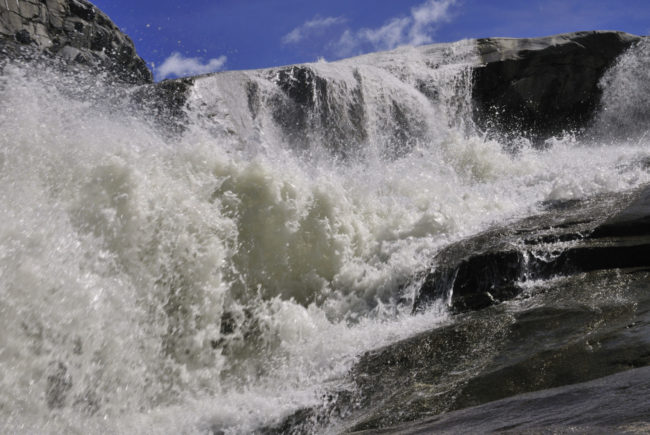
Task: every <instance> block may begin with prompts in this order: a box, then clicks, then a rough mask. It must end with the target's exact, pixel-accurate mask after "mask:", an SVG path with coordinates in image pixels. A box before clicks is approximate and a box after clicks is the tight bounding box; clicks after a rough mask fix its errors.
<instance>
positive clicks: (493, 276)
mask: <svg viewBox="0 0 650 435" xmlns="http://www.w3.org/2000/svg"><path fill="white" fill-rule="evenodd" d="M549 207H551V208H553V207H555V210H551V211H550V212H548V213H546V214H542V215H540V216H535V217H532V218H528V219H524V220H523V221H520V222H517V223H513V224H511V225H508V226H504V227H499V228H497V229H495V230H491V231H488V232H486V233H483V234H479V235H478V236H475V237H472V238H470V239H468V240H463V241H460V242H458V243H455V244H453V245H451V246H449V247H448V248H446V249H444V250H442V251H441V252H440V253H438V255H437V256H436V259H435V260H434V263H435V266H434V268H433V270H432V271H431V272H429V273H428V274H427V275H426V278H425V280H424V283H423V285H422V288H421V289H420V292H419V294H418V296H417V298H416V300H415V303H414V310H415V311H418V310H422V309H424V308H425V307H426V305H427V304H430V303H432V302H433V301H435V300H438V299H440V298H445V299H448V301H449V305H450V306H451V308H452V309H453V310H454V311H455V312H462V311H467V310H475V309H481V308H485V307H487V306H489V305H493V304H496V303H499V302H502V301H504V300H508V299H512V298H513V297H515V296H517V295H518V294H520V293H521V292H522V291H523V289H524V286H525V283H526V282H527V281H531V280H539V279H548V278H551V277H553V276H556V275H565V276H566V275H573V274H577V273H583V272H591V271H597V270H615V269H623V268H634V267H650V231H649V230H650V226H649V222H648V219H649V217H650V188H643V189H641V190H638V191H635V192H628V193H624V194H620V195H614V196H609V197H608V196H602V197H599V198H591V199H588V200H584V201H574V202H572V203H565V204H555V205H553V204H549Z"/></svg>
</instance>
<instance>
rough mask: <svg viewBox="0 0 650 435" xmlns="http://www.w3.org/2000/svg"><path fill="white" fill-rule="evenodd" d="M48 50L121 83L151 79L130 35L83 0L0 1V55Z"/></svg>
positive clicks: (39, 54)
mask: <svg viewBox="0 0 650 435" xmlns="http://www.w3.org/2000/svg"><path fill="white" fill-rule="evenodd" d="M43 55H45V57H43ZM48 56H49V57H59V58H62V59H65V61H68V62H75V63H77V64H83V65H85V66H86V67H91V68H101V69H102V70H107V71H109V72H111V73H112V74H113V75H114V77H115V78H116V79H119V80H120V81H122V82H126V83H131V84H144V83H151V82H153V75H152V74H151V71H149V69H148V68H147V65H146V63H145V62H144V60H142V59H141V58H140V57H139V56H138V55H137V54H136V52H135V47H134V45H133V42H132V41H131V39H129V37H128V36H126V35H125V34H124V33H122V32H121V31H120V30H119V28H118V27H117V26H116V25H115V24H113V22H111V20H110V19H109V18H108V16H106V15H105V14H104V13H103V12H101V11H100V10H99V9H97V8H96V7H95V6H93V5H92V4H91V3H89V2H87V1H86V0H47V1H36V0H11V1H6V2H0V61H1V60H2V59H3V58H4V59H23V60H28V61H32V60H35V59H45V58H46V57H48Z"/></svg>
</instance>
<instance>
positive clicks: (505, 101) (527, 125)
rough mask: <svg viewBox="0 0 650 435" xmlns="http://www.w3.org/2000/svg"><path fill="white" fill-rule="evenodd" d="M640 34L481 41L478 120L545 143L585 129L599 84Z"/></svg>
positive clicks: (596, 102) (476, 90)
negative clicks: (553, 138)
mask: <svg viewBox="0 0 650 435" xmlns="http://www.w3.org/2000/svg"><path fill="white" fill-rule="evenodd" d="M640 40H641V38H640V37H638V36H634V35H630V34H627V33H623V32H605V31H601V32H577V33H567V34H563V35H555V36H549V37H545V38H534V39H512V38H488V39H479V40H478V41H477V42H478V48H479V52H480V55H481V58H482V61H483V63H484V64H483V65H482V66H480V67H478V68H475V70H474V86H473V91H472V93H473V99H474V103H475V107H474V119H475V122H476V123H477V124H478V125H479V126H480V127H481V128H482V129H486V130H497V131H500V132H504V133H506V134H509V133H512V134H516V135H520V134H521V133H522V132H523V133H524V134H526V135H527V136H529V137H530V138H532V139H533V140H534V141H541V140H543V139H545V138H548V137H550V136H553V135H558V134H561V133H562V132H564V131H569V130H580V129H583V128H585V127H586V126H587V125H588V123H589V121H590V120H591V119H592V117H593V116H594V114H595V109H596V108H597V107H598V105H599V103H600V97H601V94H602V90H601V89H600V88H599V87H598V83H599V81H600V79H601V78H602V76H603V74H604V72H605V71H606V70H607V69H608V68H609V67H610V66H611V65H612V64H613V62H614V61H615V60H616V58H617V57H618V56H619V55H620V54H621V53H622V52H623V51H625V50H626V49H627V48H629V47H630V46H631V45H632V44H634V43H635V42H638V41H640Z"/></svg>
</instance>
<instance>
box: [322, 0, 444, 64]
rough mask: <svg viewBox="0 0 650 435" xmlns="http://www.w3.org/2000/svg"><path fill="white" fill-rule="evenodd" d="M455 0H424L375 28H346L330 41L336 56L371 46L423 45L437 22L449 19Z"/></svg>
mask: <svg viewBox="0 0 650 435" xmlns="http://www.w3.org/2000/svg"><path fill="white" fill-rule="evenodd" d="M455 3H456V0H427V1H425V2H424V3H422V4H420V5H418V6H415V7H413V8H411V14H410V15H409V16H406V17H402V18H392V19H391V20H389V21H388V22H387V23H386V24H384V25H383V26H381V27H379V28H376V29H368V28H363V29H361V30H357V31H356V32H353V31H351V30H349V29H347V30H346V31H345V32H343V34H342V35H341V37H340V38H339V40H338V41H336V42H334V43H333V44H332V46H333V48H334V49H335V51H336V52H337V55H339V56H350V55H353V54H359V53H361V52H363V51H364V50H365V48H366V47H368V46H370V47H371V48H372V49H375V50H390V49H393V48H395V47H399V46H400V45H422V44H427V43H431V42H433V36H432V35H433V33H434V32H435V30H436V25H437V24H440V23H444V22H447V21H449V20H450V19H451V15H450V9H451V7H452V6H453V5H454V4H455Z"/></svg>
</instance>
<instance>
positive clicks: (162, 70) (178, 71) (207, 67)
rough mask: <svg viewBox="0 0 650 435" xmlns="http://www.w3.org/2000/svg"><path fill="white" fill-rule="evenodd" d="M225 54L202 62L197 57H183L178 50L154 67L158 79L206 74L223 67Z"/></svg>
mask: <svg viewBox="0 0 650 435" xmlns="http://www.w3.org/2000/svg"><path fill="white" fill-rule="evenodd" d="M226 60H227V58H226V56H219V57H218V58H216V59H210V60H209V61H207V62H206V63H203V62H202V60H201V59H199V58H197V57H185V56H183V55H182V54H180V53H178V52H174V53H172V54H171V56H169V57H168V58H167V59H165V61H164V62H163V63H162V65H160V66H159V67H157V68H156V69H155V72H156V76H157V77H158V79H160V80H163V79H166V78H168V77H186V76H195V75H198V74H207V73H212V72H217V71H219V70H221V69H222V68H223V66H224V65H225V63H226Z"/></svg>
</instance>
